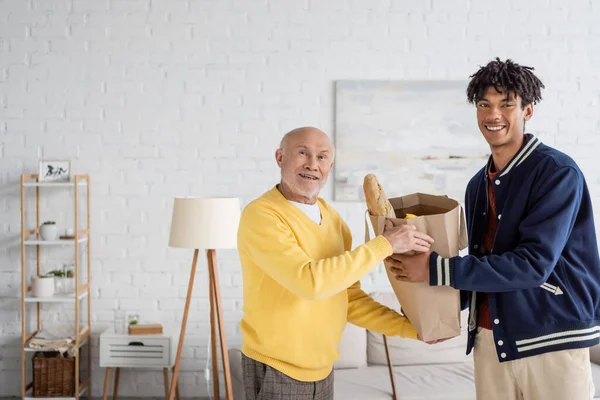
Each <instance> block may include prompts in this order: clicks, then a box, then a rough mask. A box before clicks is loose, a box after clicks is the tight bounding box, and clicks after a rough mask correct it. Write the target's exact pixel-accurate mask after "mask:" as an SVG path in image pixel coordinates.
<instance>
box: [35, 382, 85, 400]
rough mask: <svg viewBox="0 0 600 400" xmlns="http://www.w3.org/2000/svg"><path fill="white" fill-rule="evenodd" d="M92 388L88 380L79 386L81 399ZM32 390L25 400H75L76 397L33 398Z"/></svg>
mask: <svg viewBox="0 0 600 400" xmlns="http://www.w3.org/2000/svg"><path fill="white" fill-rule="evenodd" d="M89 386H90V381H89V379H86V380H85V382H82V383H80V384H79V398H80V399H81V398H82V395H83V394H84V393H85V392H86V391H87V390H88V388H89ZM31 392H32V389H29V390H28V391H27V394H28V396H25V400H75V399H77V398H76V397H74V396H73V397H32V396H31V395H32V393H31Z"/></svg>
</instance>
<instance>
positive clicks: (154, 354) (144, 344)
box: [100, 329, 178, 368]
mask: <svg viewBox="0 0 600 400" xmlns="http://www.w3.org/2000/svg"><path fill="white" fill-rule="evenodd" d="M177 339H178V338H177V337H176V336H175V334H169V333H167V334H164V335H125V334H116V333H114V330H113V329H108V330H106V331H105V332H104V333H102V335H100V366H101V367H137V368H139V367H159V368H170V367H172V366H173V364H174V363H175V353H176V352H177Z"/></svg>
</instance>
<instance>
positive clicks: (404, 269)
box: [385, 251, 431, 282]
mask: <svg viewBox="0 0 600 400" xmlns="http://www.w3.org/2000/svg"><path fill="white" fill-rule="evenodd" d="M430 254H431V252H430V251H427V252H424V253H418V254H415V255H410V256H409V255H404V254H392V255H391V256H390V257H388V258H386V259H385V262H386V264H387V265H388V266H389V267H390V270H391V271H392V272H393V273H394V275H395V277H396V279H397V280H399V281H402V282H429V255H430Z"/></svg>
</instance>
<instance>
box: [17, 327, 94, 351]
mask: <svg viewBox="0 0 600 400" xmlns="http://www.w3.org/2000/svg"><path fill="white" fill-rule="evenodd" d="M89 332H90V331H89V329H88V328H87V327H85V328H84V329H83V330H82V331H81V333H80V334H79V347H80V348H81V347H82V346H83V345H84V344H87V342H88V340H89V338H90V334H89ZM34 337H35V335H34ZM30 341H31V339H29V340H28V341H27V343H25V346H24V350H25V352H27V353H37V352H48V351H54V350H51V349H38V348H32V347H29V342H30Z"/></svg>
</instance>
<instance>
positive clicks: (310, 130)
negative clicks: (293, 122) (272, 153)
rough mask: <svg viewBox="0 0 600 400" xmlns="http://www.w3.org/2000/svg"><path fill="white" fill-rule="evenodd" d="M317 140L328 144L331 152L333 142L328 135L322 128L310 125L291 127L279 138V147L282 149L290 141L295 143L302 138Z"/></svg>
mask: <svg viewBox="0 0 600 400" xmlns="http://www.w3.org/2000/svg"><path fill="white" fill-rule="evenodd" d="M311 139H312V140H317V141H319V142H321V143H322V144H323V145H329V146H330V151H331V152H332V153H333V152H334V151H335V149H334V146H333V143H332V142H331V139H329V136H327V134H326V133H325V132H323V131H322V130H320V129H318V128H314V127H312V126H303V127H301V128H296V129H292V130H291V131H289V132H288V133H286V134H285V135H283V138H281V142H280V143H279V148H280V149H282V150H284V149H285V148H286V147H287V146H288V145H289V144H290V143H296V142H297V141H303V140H311Z"/></svg>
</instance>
